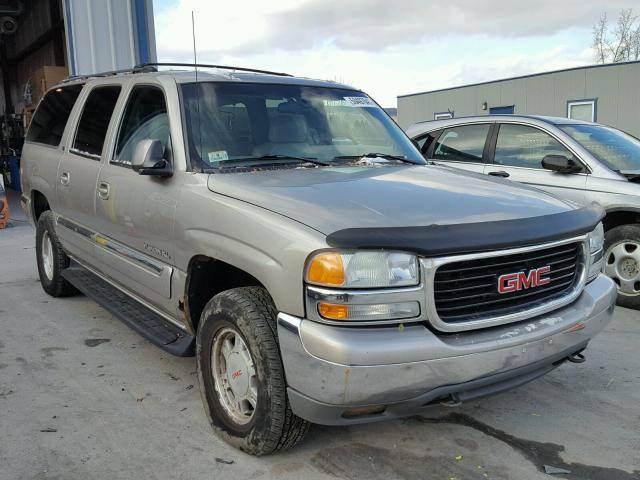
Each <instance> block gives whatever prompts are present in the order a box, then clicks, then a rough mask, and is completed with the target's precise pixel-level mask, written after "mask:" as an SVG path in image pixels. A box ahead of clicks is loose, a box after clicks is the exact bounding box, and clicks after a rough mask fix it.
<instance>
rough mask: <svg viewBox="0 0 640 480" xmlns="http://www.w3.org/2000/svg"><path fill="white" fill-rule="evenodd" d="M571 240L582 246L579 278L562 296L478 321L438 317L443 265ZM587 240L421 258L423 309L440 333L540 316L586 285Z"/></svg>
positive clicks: (577, 292) (550, 246)
mask: <svg viewBox="0 0 640 480" xmlns="http://www.w3.org/2000/svg"><path fill="white" fill-rule="evenodd" d="M570 243H580V244H581V245H582V255H581V258H580V261H579V263H578V265H577V266H576V268H577V269H578V281H577V282H575V283H574V285H573V287H572V288H571V289H570V290H569V292H567V294H565V295H564V296H562V297H560V298H558V299H556V300H554V301H551V302H545V301H544V300H542V301H541V302H540V305H538V306H536V307H533V308H529V309H526V310H523V311H521V312H516V313H510V314H507V315H500V316H497V317H487V318H480V319H478V320H472V321H467V322H456V323H453V322H451V323H449V322H445V321H443V320H441V319H440V316H439V315H438V312H437V309H436V306H435V293H434V280H435V275H436V271H437V270H438V268H439V267H441V266H442V265H445V264H448V263H452V262H461V261H465V260H477V259H481V258H492V257H501V256H504V255H512V254H518V253H529V252H535V251H537V250H544V249H546V248H552V247H556V246H560V245H566V244H570ZM588 252H589V240H588V236H587V235H581V236H579V237H573V238H569V239H565V240H559V241H556V242H550V243H543V244H539V245H534V246H530V247H521V248H513V249H508V250H495V251H491V252H482V253H472V254H466V255H454V256H449V257H436V258H422V259H421V262H420V263H421V265H422V269H423V271H424V277H423V278H424V279H425V284H426V287H427V288H426V308H427V312H426V313H427V316H428V318H429V322H430V323H431V324H432V325H433V326H434V327H435V328H436V329H437V330H440V331H442V332H448V333H449V332H462V331H465V330H475V329H478V328H486V327H493V326H496V325H504V324H505V323H512V322H518V321H521V320H526V319H530V318H533V317H536V316H538V315H543V314H545V313H548V312H550V311H552V310H556V309H558V308H561V307H564V306H565V305H568V304H569V303H571V302H573V301H574V300H575V299H576V298H578V296H579V295H580V293H582V290H583V288H584V286H585V284H586V281H587V274H588V269H589V264H588V263H589V257H590V255H589V253H588Z"/></svg>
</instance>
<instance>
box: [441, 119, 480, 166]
mask: <svg viewBox="0 0 640 480" xmlns="http://www.w3.org/2000/svg"><path fill="white" fill-rule="evenodd" d="M489 128H490V125H489V124H488V123H485V124H482V125H465V126H462V127H452V128H447V129H446V130H445V131H444V132H443V133H442V135H440V138H438V140H437V142H436V144H435V148H434V150H433V155H432V157H433V159H435V160H445V161H453V162H482V153H483V151H484V145H485V142H486V140H487V134H488V133H489Z"/></svg>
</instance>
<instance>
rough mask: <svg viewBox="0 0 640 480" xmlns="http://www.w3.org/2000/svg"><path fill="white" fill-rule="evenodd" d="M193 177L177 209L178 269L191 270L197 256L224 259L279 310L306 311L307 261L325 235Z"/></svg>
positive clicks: (301, 312)
mask: <svg viewBox="0 0 640 480" xmlns="http://www.w3.org/2000/svg"><path fill="white" fill-rule="evenodd" d="M193 180H194V179H193V178H192V179H190V181H189V182H187V184H186V185H185V187H184V191H183V193H182V195H181V200H180V202H179V203H180V205H179V207H178V212H177V218H176V263H177V267H178V268H179V269H181V270H182V271H185V272H186V271H187V270H188V266H189V261H190V260H191V258H193V257H194V256H197V255H205V256H208V257H211V258H214V259H216V260H220V261H223V262H225V263H228V264H230V265H233V266H234V267H236V268H239V269H240V270H242V271H244V272H246V273H248V274H250V275H252V276H253V277H255V278H256V279H258V281H260V283H262V284H263V285H264V286H265V288H266V289H267V290H268V291H269V294H270V295H271V297H272V298H273V301H274V303H275V305H276V307H277V309H278V311H280V312H286V313H290V314H292V315H304V301H303V298H304V297H303V274H304V272H303V271H304V264H305V261H306V259H307V257H308V255H309V254H310V253H311V252H312V251H314V250H317V249H320V248H326V247H327V244H326V241H325V238H326V237H325V235H324V234H322V233H320V232H318V231H316V230H314V229H312V228H310V227H307V226H306V225H303V224H301V223H299V222H296V221H295V220H292V219H290V218H287V217H284V216H282V215H279V214H277V213H274V212H271V211H269V210H265V209H263V208H260V207H257V206H255V205H252V204H249V203H246V202H243V201H240V200H237V199H233V198H229V197H226V196H224V195H219V194H215V193H212V192H211V191H209V190H208V189H207V187H206V181H205V182H204V184H201V185H197V184H196V183H195V182H193Z"/></svg>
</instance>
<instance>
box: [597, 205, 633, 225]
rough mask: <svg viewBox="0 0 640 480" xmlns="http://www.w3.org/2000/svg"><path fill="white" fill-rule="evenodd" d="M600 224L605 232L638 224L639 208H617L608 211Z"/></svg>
mask: <svg viewBox="0 0 640 480" xmlns="http://www.w3.org/2000/svg"><path fill="white" fill-rule="evenodd" d="M602 223H603V226H604V229H605V231H608V230H611V229H612V228H615V227H619V226H620V225H629V224H636V223H640V208H634V207H618V208H611V209H608V210H607V211H606V214H605V216H604V218H603V220H602Z"/></svg>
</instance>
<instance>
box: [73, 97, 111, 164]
mask: <svg viewBox="0 0 640 480" xmlns="http://www.w3.org/2000/svg"><path fill="white" fill-rule="evenodd" d="M118 95H120V87H119V86H108V87H96V88H94V89H93V90H91V92H90V93H89V96H88V97H87V101H86V102H85V103H84V107H83V109H82V116H81V117H80V122H78V129H77V131H76V138H75V140H74V141H73V147H72V150H73V151H74V152H76V153H80V154H82V155H88V156H91V157H95V158H99V157H100V155H101V154H102V147H103V146H104V139H105V137H106V135H107V129H108V128H109V122H110V121H111V115H112V114H113V109H114V108H115V106H116V102H117V101H118Z"/></svg>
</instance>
